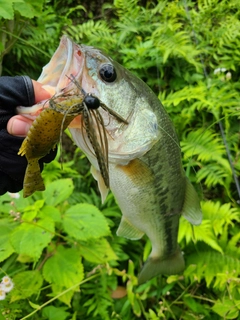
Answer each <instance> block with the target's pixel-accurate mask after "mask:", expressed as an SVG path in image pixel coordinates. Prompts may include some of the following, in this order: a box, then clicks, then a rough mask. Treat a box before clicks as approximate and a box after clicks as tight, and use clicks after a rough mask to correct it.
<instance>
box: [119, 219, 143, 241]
mask: <svg viewBox="0 0 240 320" xmlns="http://www.w3.org/2000/svg"><path fill="white" fill-rule="evenodd" d="M117 235H118V236H119V237H124V238H127V239H131V240H138V239H140V238H142V236H143V235H144V232H142V231H141V230H139V229H137V228H136V227H134V226H133V225H132V224H131V223H130V222H129V221H128V220H127V219H126V218H124V217H123V216H122V219H121V222H120V225H119V227H118V229H117Z"/></svg>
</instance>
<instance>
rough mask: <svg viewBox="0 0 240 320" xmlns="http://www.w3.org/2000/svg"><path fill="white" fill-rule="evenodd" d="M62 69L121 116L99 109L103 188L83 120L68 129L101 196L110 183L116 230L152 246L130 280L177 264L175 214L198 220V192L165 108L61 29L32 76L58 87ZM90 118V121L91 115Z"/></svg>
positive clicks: (172, 270) (180, 264)
mask: <svg viewBox="0 0 240 320" xmlns="http://www.w3.org/2000/svg"><path fill="white" fill-rule="evenodd" d="M70 74H72V75H73V76H74V77H75V79H76V81H77V82H78V83H79V85H80V86H81V87H82V88H83V90H85V91H86V92H89V93H91V94H94V95H95V96H96V97H98V99H99V100H100V101H101V102H102V103H103V104H105V105H106V106H107V107H108V109H109V110H111V111H113V112H116V113H117V114H118V115H119V116H120V117H121V118H122V119H125V120H126V121H125V122H124V121H118V120H117V119H116V118H115V117H114V116H113V115H112V114H110V113H109V112H108V111H107V110H104V109H101V110H100V111H99V112H100V114H101V117H102V119H103V122H104V126H105V130H106V134H107V140H108V172H109V188H108V187H107V186H106V184H105V183H104V180H103V177H102V175H101V172H100V168H99V164H98V161H97V158H96V155H95V154H94V152H90V148H89V146H88V145H89V144H90V145H91V143H89V137H88V134H87V132H86V130H85V129H84V128H82V125H81V124H82V123H83V122H82V121H76V119H77V118H75V119H74V120H73V121H72V122H71V123H70V125H69V130H70V132H71V134H72V137H73V140H74V141H75V143H76V144H77V145H78V146H79V148H80V149H81V150H82V151H83V152H84V153H85V154H86V156H87V157H88V159H89V161H90V163H91V173H92V175H93V177H94V178H95V179H96V181H97V183H98V187H99V191H100V193H101V198H102V201H103V202H104V200H105V199H106V196H107V194H108V192H109V189H110V190H111V191H112V193H113V195H114V197H115V199H116V201H117V203H118V205H119V207H120V210H121V212H122V217H121V221H120V224H119V227H118V229H117V235H118V236H120V237H125V238H127V239H131V240H139V239H141V238H142V237H143V235H146V236H147V237H148V238H149V239H150V242H151V245H152V250H151V253H150V255H149V257H148V259H147V261H146V262H145V263H144V264H143V267H142V269H141V271H140V273H139V275H138V283H139V284H142V283H144V282H146V281H148V280H150V279H152V278H154V277H156V276H159V275H162V274H165V275H171V274H178V273H181V272H183V270H184V268H185V262H184V258H183V254H182V252H181V249H180V247H179V245H178V242H177V238H178V229H179V219H180V217H181V216H184V217H185V218H186V219H187V220H188V221H190V222H191V223H192V224H193V225H199V224H200V223H201V221H202V212H201V207H200V201H199V197H198V194H197V192H196V191H195V189H194V187H193V186H192V184H191V183H190V181H189V180H188V178H187V177H186V174H185V172H184V170H183V166H182V161H181V149H180V146H179V140H178V137H177V134H176V131H175V129H174V126H173V123H172V121H171V119H170V117H169V115H168V114H167V112H166V111H165V109H164V107H163V106H162V104H161V102H160V101H159V99H158V98H157V96H156V95H155V94H154V93H153V92H152V90H151V89H150V88H149V87H148V86H147V84H146V83H144V82H143V81H142V80H141V79H139V78H138V77H136V76H135V75H134V74H132V73H131V72H130V71H129V70H127V69H126V68H124V67H123V66H122V65H120V64H119V63H118V62H116V61H114V60H113V59H112V58H111V57H109V56H108V55H107V54H105V53H104V52H103V51H101V50H100V49H97V48H94V47H92V46H86V45H83V44H76V43H74V41H72V40H71V39H70V38H69V37H68V36H66V35H65V36H63V37H62V38H61V41H60V44H59V47H58V48H57V50H56V52H55V53H54V55H53V56H52V58H51V60H50V62H49V63H48V64H47V65H46V66H45V67H44V68H43V71H42V74H41V75H40V77H39V79H38V81H39V82H41V83H42V84H43V85H44V86H45V88H50V89H51V88H53V89H54V90H55V91H54V92H55V93H58V92H59V91H61V90H62V88H64V87H66V86H67V85H68V81H67V80H68V77H66V75H68V76H69V75H70ZM80 117H81V115H80ZM93 125H95V126H97V121H95V123H93ZM96 134H97V130H96Z"/></svg>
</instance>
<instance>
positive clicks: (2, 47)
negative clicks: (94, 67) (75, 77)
mask: <svg viewBox="0 0 240 320" xmlns="http://www.w3.org/2000/svg"><path fill="white" fill-rule="evenodd" d="M0 4H1V5H0V53H1V61H2V59H3V63H2V74H3V75H15V74H29V75H30V76H31V77H33V78H37V77H38V75H39V74H40V72H41V70H40V69H41V67H42V66H43V65H45V64H46V63H47V62H48V61H49V58H50V57H51V55H52V54H53V52H54V51H55V49H56V47H57V46H58V43H59V37H60V36H61V34H69V35H70V36H71V37H72V38H73V39H74V40H75V41H76V42H79V43H85V44H90V45H94V46H98V47H101V48H102V49H104V50H105V51H106V52H108V54H109V55H110V56H111V57H112V58H114V59H116V60H118V61H119V62H120V63H122V64H123V65H124V66H125V67H127V68H128V69H130V70H131V71H132V72H134V73H135V74H136V75H137V76H138V77H140V78H142V79H143V80H144V81H146V82H147V84H148V85H149V86H150V87H151V88H152V89H153V90H154V92H155V93H156V94H157V95H158V96H159V99H160V100H161V101H162V103H163V105H164V106H165V108H166V110H167V111H168V113H169V114H170V116H171V118H172V120H173V122H174V125H175V127H176V130H177V132H178V135H179V138H180V141H181V146H182V152H183V163H184V166H185V169H186V172H187V175H188V176H189V178H190V180H191V181H192V182H193V183H194V185H195V187H196V189H197V190H198V192H199V194H200V195H201V198H202V210H203V222H202V224H201V226H198V227H192V226H191V225H190V224H189V222H188V221H186V220H185V219H184V218H181V221H180V229H179V243H180V246H181V248H182V250H183V252H184V253H185V260H186V270H185V271H184V273H183V274H181V275H174V276H169V277H165V276H162V277H160V278H158V279H157V278H155V279H153V280H151V281H149V282H148V283H145V284H143V285H141V286H138V285H137V277H136V276H137V274H138V272H139V269H140V267H141V265H142V263H143V262H144V261H145V260H146V258H147V256H148V254H149V252H150V250H151V247H150V242H149V241H148V240H147V238H144V239H142V240H141V241H136V242H133V241H127V240H126V239H124V238H119V237H117V236H116V229H117V226H118V224H119V221H120V218H121V213H120V210H119V208H118V207H117V205H116V203H115V201H114V198H113V196H112V195H111V194H110V195H109V196H108V198H107V200H106V202H105V203H104V204H101V200H100V197H99V194H98V191H97V188H96V184H95V182H94V181H93V179H92V178H91V175H90V173H89V164H88V162H87V161H86V158H85V157H84V155H83V154H82V153H81V152H80V151H79V150H77V149H76V150H75V149H74V148H72V149H70V150H68V151H66V152H65V154H64V163H63V169H61V165H60V164H59V162H58V161H57V160H55V161H53V162H52V163H50V164H48V165H47V166H46V167H45V170H44V179H45V183H46V185H47V188H46V191H44V192H42V193H40V192H37V193H35V194H34V195H33V196H31V197H30V198H27V199H23V198H22V193H21V192H20V196H19V197H18V198H15V197H16V196H15V195H11V194H6V195H4V196H2V197H1V198H0V214H1V219H0V228H1V229H0V230H1V232H0V248H1V250H0V262H1V269H0V275H1V276H2V277H3V276H6V275H7V276H9V277H11V279H12V280H13V282H14V289H13V290H12V291H11V292H8V293H7V294H6V298H5V300H2V301H0V309H1V314H0V319H1V318H2V319H27V318H30V319H49V320H53V319H58V320H64V319H72V320H74V319H86V320H87V319H96V320H100V319H104V320H107V319H116V320H117V319H123V320H131V319H148V320H156V319H184V320H188V319H238V318H239V317H240V314H239V310H240V289H239V288H240V287H239V282H240V280H239V279H240V278H239V275H240V250H239V241H240V232H239V225H240V209H239V201H240V199H239V193H238V191H237V187H236V184H235V181H234V176H233V172H234V173H235V176H236V177H239V174H240V152H239V147H240V124H239V123H240V122H239V119H240V108H239V102H240V95H239V93H240V87H239V81H238V79H239V76H240V69H239V68H240V67H239V66H240V63H239V62H240V51H239V48H240V4H239V1H238V0H223V1H218V0H197V1H193V0H183V1H180V0H179V1H177V0H176V1H160V0H159V1H157V0H156V1H153V0H146V1H137V0H115V1H114V2H111V1H109V2H108V3H106V2H105V1H102V2H98V4H97V2H91V1H90V2H88V1H83V2H80V1H72V0H68V1H43V0H38V1H31V2H30V1H27V0H22V1H14V0H11V1H8V2H6V1H0ZM66 145H67V144H66ZM226 146H227V149H228V150H229V154H230V155H228V151H227V149H226ZM58 158H59V155H58ZM230 160H231V162H230ZM236 177H235V179H237V178H236Z"/></svg>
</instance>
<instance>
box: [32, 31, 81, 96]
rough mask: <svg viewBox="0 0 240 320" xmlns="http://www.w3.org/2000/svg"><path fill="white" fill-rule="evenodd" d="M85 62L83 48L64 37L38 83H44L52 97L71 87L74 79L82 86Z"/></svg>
mask: <svg viewBox="0 0 240 320" xmlns="http://www.w3.org/2000/svg"><path fill="white" fill-rule="evenodd" d="M84 61H85V57H84V53H83V51H82V49H81V47H80V46H79V45H77V44H76V43H74V42H73V41H72V40H71V39H70V38H69V37H68V36H67V35H64V36H62V38H61V40H60V44H59V46H58V48H57V50H56V51H55V53H54V54H53V56H52V58H51V60H50V61H49V63H48V64H47V65H46V66H45V67H43V70H42V73H41V75H40V77H39V78H38V80H37V81H38V82H40V83H42V84H43V87H44V89H45V90H47V91H48V92H50V93H51V94H52V95H53V94H58V93H60V92H62V91H63V90H64V89H65V88H66V87H68V88H69V87H71V83H72V81H71V78H72V77H74V78H75V79H76V80H77V82H78V83H79V84H80V85H81V83H82V74H83V68H84ZM69 89H71V88H69Z"/></svg>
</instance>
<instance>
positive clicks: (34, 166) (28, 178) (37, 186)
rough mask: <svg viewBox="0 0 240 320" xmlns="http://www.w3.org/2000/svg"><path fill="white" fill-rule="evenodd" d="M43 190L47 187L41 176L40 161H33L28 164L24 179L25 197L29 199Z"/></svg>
mask: <svg viewBox="0 0 240 320" xmlns="http://www.w3.org/2000/svg"><path fill="white" fill-rule="evenodd" d="M43 190H45V186H44V182H43V178H42V176H41V172H40V167H39V163H38V159H31V160H30V161H29V163H28V166H27V169H26V173H25V177H24V182H23V197H24V198H27V197H29V196H31V195H32V194H33V193H34V192H35V191H43Z"/></svg>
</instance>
